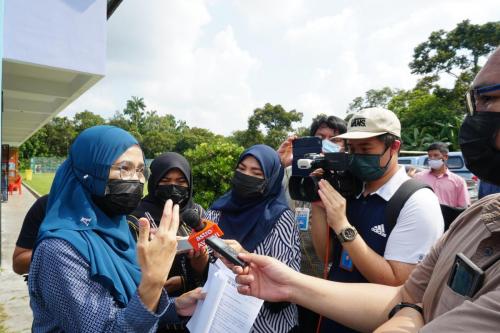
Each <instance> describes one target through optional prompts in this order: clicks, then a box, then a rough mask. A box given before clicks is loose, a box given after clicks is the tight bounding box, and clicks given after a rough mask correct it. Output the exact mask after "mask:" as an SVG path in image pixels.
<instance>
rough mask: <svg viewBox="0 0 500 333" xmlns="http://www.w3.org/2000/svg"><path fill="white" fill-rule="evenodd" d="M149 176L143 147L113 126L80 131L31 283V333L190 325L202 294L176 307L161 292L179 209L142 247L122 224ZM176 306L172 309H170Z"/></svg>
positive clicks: (58, 184)
mask: <svg viewBox="0 0 500 333" xmlns="http://www.w3.org/2000/svg"><path fill="white" fill-rule="evenodd" d="M146 178H147V174H146V169H145V166H144V157H143V153H142V150H141V149H140V148H139V145H138V142H137V140H136V139H135V138H134V137H133V136H131V135H130V134H129V133H128V132H126V131H124V130H122V129H119V128H117V127H113V126H95V127H92V128H89V129H87V130H85V131H83V132H82V133H81V134H80V135H79V136H78V137H77V138H76V139H75V142H74V143H73V144H72V146H71V150H70V153H69V156H68V159H67V160H66V161H65V162H64V163H63V164H62V165H61V166H60V167H59V169H58V170H57V173H56V176H55V178H54V182H53V184H52V187H51V190H50V194H49V201H48V204H47V214H46V216H45V219H44V221H43V222H42V225H41V227H40V230H39V233H38V239H37V243H36V245H35V249H34V255H33V261H32V264H31V269H30V275H29V292H30V304H31V308H32V310H33V331H34V332H118V331H120V332H123V331H127V332H128V331H134V332H154V331H155V330H156V327H157V325H158V321H159V320H160V319H162V320H166V321H178V320H179V319H178V317H177V314H180V315H183V316H185V315H190V314H191V313H192V311H193V310H194V307H195V302H196V300H197V299H198V298H200V297H202V295H201V293H200V291H199V290H195V291H193V292H191V293H189V294H185V295H183V296H181V297H179V298H177V299H171V298H169V297H168V295H167V294H166V293H165V292H164V291H163V290H162V287H163V283H164V282H165V278H166V276H167V275H168V272H169V270H170V267H171V265H172V261H173V258H174V256H175V247H176V243H177V242H176V240H175V234H176V231H177V228H178V224H179V207H178V206H177V205H173V204H172V202H171V201H167V203H166V205H165V209H164V216H163V219H162V225H161V226H160V228H159V229H158V230H157V232H156V233H155V234H154V235H150V232H149V230H150V229H149V224H148V223H147V220H142V219H141V220H140V226H141V228H140V234H139V240H138V242H137V247H136V243H135V241H134V240H133V238H132V235H131V234H130V231H129V228H128V225H127V222H126V220H125V214H128V213H130V212H131V211H132V210H133V209H135V208H136V206H137V204H138V203H139V201H140V199H141V197H142V192H143V187H144V183H145V181H146ZM171 303H175V306H169V305H170V304H171Z"/></svg>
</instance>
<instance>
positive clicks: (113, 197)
mask: <svg viewBox="0 0 500 333" xmlns="http://www.w3.org/2000/svg"><path fill="white" fill-rule="evenodd" d="M143 190H144V184H143V183H141V182H140V181H138V180H121V179H110V180H109V181H108V184H107V185H106V194H105V195H104V196H103V197H99V196H97V195H93V196H92V200H93V201H94V203H95V204H96V205H97V207H99V208H100V209H101V210H102V211H103V212H104V213H105V214H106V215H108V216H110V217H112V216H116V215H127V214H130V213H132V212H133V211H134V210H135V209H136V208H137V206H139V202H140V201H141V199H142V193H143Z"/></svg>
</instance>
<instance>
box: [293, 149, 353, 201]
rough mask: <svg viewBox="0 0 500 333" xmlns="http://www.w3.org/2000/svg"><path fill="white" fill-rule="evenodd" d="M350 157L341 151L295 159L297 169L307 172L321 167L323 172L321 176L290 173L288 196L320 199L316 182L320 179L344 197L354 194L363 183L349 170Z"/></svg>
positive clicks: (309, 199)
mask: <svg viewBox="0 0 500 333" xmlns="http://www.w3.org/2000/svg"><path fill="white" fill-rule="evenodd" d="M351 159H352V156H351V155H349V154H348V153H342V152H340V153H325V154H323V155H321V154H306V155H304V158H301V159H297V161H296V163H297V167H298V169H301V170H308V172H309V173H311V172H312V171H314V170H316V169H323V174H322V175H321V176H302V175H293V174H292V176H291V177H290V181H289V183H288V189H289V192H290V197H291V198H292V199H294V200H300V201H308V202H312V201H317V200H320V197H319V195H318V190H319V184H318V183H319V181H320V180H321V179H325V180H327V181H328V182H329V183H330V184H331V185H332V186H333V188H335V190H337V192H339V193H340V195H342V196H343V197H345V198H349V197H354V196H356V195H357V194H359V192H360V191H361V189H362V186H363V184H362V182H361V181H360V180H359V179H358V178H356V177H355V176H354V175H353V174H352V173H351V172H350V171H349V165H350V164H351Z"/></svg>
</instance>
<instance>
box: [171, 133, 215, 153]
mask: <svg viewBox="0 0 500 333" xmlns="http://www.w3.org/2000/svg"><path fill="white" fill-rule="evenodd" d="M221 138H222V136H221V135H215V134H214V133H212V132H210V131H209V130H207V129H205V128H199V127H192V128H189V127H183V128H182V129H181V130H180V132H179V137H178V140H177V143H176V144H175V151H177V152H179V153H180V154H182V153H183V152H185V151H186V150H189V149H194V148H195V147H196V146H197V145H199V144H201V143H210V142H212V141H214V140H216V139H221Z"/></svg>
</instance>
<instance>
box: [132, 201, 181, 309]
mask: <svg viewBox="0 0 500 333" xmlns="http://www.w3.org/2000/svg"><path fill="white" fill-rule="evenodd" d="M178 228H179V206H178V205H173V203H172V200H167V203H166V204H165V208H164V209H163V215H162V218H161V222H160V226H159V227H158V230H157V231H156V233H155V235H154V237H153V238H152V239H151V240H150V239H149V236H150V230H149V229H150V226H149V222H148V220H147V219H145V218H141V219H139V238H138V241H137V259H138V262H139V266H140V267H141V272H142V278H141V283H140V284H139V287H138V292H139V296H140V297H141V300H142V302H143V303H144V305H146V307H148V308H149V309H150V310H151V311H156V307H157V306H158V301H159V299H160V295H161V290H162V288H163V285H164V284H165V281H166V279H167V276H168V273H169V272H170V268H171V267H172V263H173V261H174V258H175V254H176V247H177V238H176V234H177V229H178Z"/></svg>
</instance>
